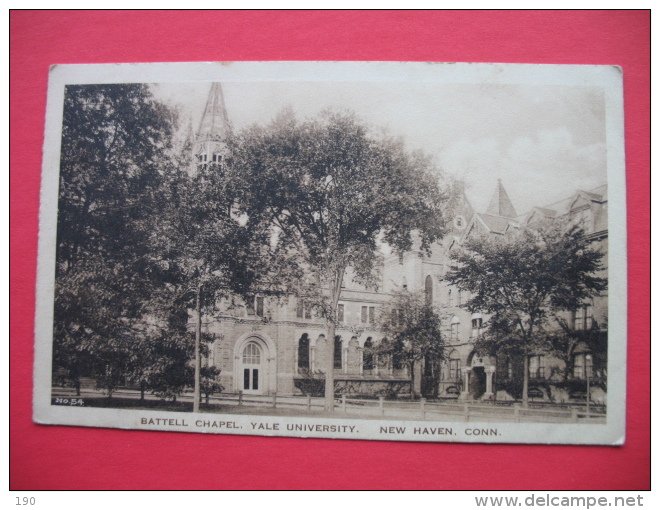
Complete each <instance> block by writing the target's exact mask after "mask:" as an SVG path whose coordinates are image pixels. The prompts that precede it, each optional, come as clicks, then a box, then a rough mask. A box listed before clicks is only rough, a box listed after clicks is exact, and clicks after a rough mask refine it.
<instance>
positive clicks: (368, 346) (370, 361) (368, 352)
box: [362, 337, 374, 370]
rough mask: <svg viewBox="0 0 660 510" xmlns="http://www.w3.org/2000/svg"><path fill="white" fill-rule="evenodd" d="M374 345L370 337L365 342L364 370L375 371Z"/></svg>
mask: <svg viewBox="0 0 660 510" xmlns="http://www.w3.org/2000/svg"><path fill="white" fill-rule="evenodd" d="M373 347H374V344H373V342H372V341H371V337H368V338H367V340H366V341H365V342H364V357H363V361H362V368H363V369H364V370H373V369H374V354H373V351H372V349H373Z"/></svg>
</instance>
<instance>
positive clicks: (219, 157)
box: [213, 154, 222, 163]
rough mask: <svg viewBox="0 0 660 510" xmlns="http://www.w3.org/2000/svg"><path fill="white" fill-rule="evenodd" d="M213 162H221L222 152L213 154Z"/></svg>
mask: <svg viewBox="0 0 660 510" xmlns="http://www.w3.org/2000/svg"><path fill="white" fill-rule="evenodd" d="M213 162H214V163H222V154H214V155H213Z"/></svg>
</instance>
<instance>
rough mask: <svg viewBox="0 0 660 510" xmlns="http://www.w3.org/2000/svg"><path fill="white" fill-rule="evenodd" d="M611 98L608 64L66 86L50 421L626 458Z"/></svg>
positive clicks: (252, 71)
mask: <svg viewBox="0 0 660 510" xmlns="http://www.w3.org/2000/svg"><path fill="white" fill-rule="evenodd" d="M622 93H623V92H622V75H621V70H620V69H619V68H617V67H613V66H561V65H556V66H554V65H522V64H442V63H403V62H400V63H394V62H343V63H332V62H323V63H321V62H249V63H248V62H232V63H185V64H175V63H172V64H118V65H69V66H67V65H58V66H53V67H52V68H51V75H50V81H49V91H48V108H47V117H46V136H45V146H44V165H43V177H42V192H41V214H40V237H39V263H38V289H37V317H36V345H35V393H34V420H35V421H36V422H37V423H44V424H60V425H71V426H93V427H112V428H124V429H127V428H128V429H143V430H167V431H179V432H196V433H221V434H239V435H240V434H245V435H267V436H294V437H326V438H343V439H363V440H390V441H391V440H396V441H434V442H485V443H540V444H543V443H552V444H561V443H573V444H623V442H624V441H625V392H626V388H625V381H626V377H625V375H626V302H627V300H626V230H625V226H626V209H625V163H624V143H623V140H624V138H623V96H622ZM610 298H611V299H610ZM117 433H118V434H120V433H121V431H117Z"/></svg>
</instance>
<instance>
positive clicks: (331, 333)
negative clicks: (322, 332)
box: [325, 306, 336, 412]
mask: <svg viewBox="0 0 660 510" xmlns="http://www.w3.org/2000/svg"><path fill="white" fill-rule="evenodd" d="M335 308H336V306H335ZM326 322H327V326H328V338H327V340H326V341H327V347H328V349H327V350H326V352H327V355H328V357H327V359H326V365H325V410H326V411H331V412H332V411H334V409H335V330H336V326H335V322H334V321H332V320H331V321H326Z"/></svg>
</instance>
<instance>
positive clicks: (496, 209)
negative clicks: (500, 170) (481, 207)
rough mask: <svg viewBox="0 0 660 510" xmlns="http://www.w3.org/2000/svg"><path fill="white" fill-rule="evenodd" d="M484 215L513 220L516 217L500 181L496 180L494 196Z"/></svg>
mask: <svg viewBox="0 0 660 510" xmlns="http://www.w3.org/2000/svg"><path fill="white" fill-rule="evenodd" d="M486 214H491V215H493V216H503V217H504V218H515V217H516V216H517V214H516V210H515V209H514V208H513V204H512V203H511V200H510V199H509V195H507V193H506V190H505V189H504V185H503V184H502V179H497V188H496V189H495V194H494V195H493V198H492V199H491V200H490V205H489V206H488V209H487V210H486Z"/></svg>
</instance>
